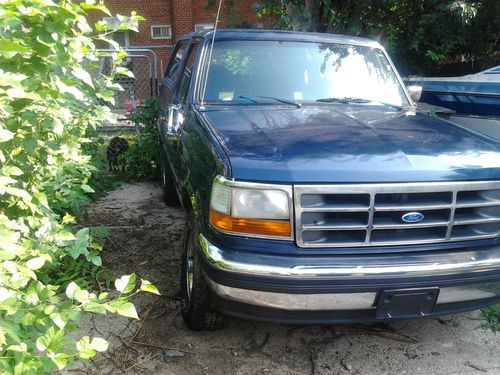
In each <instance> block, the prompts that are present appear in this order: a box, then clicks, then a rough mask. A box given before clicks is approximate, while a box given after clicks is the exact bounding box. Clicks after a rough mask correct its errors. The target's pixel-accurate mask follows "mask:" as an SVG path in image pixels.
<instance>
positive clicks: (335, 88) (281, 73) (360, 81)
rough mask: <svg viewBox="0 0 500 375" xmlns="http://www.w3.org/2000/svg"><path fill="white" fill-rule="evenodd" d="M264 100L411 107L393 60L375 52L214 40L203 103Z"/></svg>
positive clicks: (345, 47)
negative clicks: (341, 101) (347, 101)
mask: <svg viewBox="0 0 500 375" xmlns="http://www.w3.org/2000/svg"><path fill="white" fill-rule="evenodd" d="M266 97H267V98H268V99H269V98H277V99H281V100H289V101H296V102H305V103H307V102H316V101H318V100H320V101H321V100H325V99H335V98H338V99H344V98H348V99H351V98H352V99H365V100H367V101H373V102H379V103H386V104H390V105H396V106H404V105H408V104H409V103H408V100H407V99H406V96H405V94H404V91H403V89H402V87H401V85H400V83H399V80H398V78H397V76H396V74H395V73H394V71H393V69H392V67H391V65H390V63H389V61H388V60H387V58H386V57H385V55H384V53H383V52H382V51H381V50H380V49H377V48H371V47H363V46H356V45H345V44H334V43H314V42H283V41H241V40H238V41H235V40H234V41H231V40H229V41H218V42H216V43H215V45H214V49H213V52H212V61H211V66H210V69H209V74H208V81H207V87H206V91H205V96H204V100H205V101H206V102H238V103H242V102H245V103H250V102H251V99H259V102H261V101H266V99H264V98H266ZM253 102H255V100H253ZM332 102H334V101H332ZM274 103H276V102H274Z"/></svg>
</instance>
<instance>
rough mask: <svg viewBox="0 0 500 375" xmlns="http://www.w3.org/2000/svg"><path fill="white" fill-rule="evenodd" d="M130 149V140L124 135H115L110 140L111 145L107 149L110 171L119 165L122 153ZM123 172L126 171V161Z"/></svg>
mask: <svg viewBox="0 0 500 375" xmlns="http://www.w3.org/2000/svg"><path fill="white" fill-rule="evenodd" d="M127 150H128V142H127V140H126V139H123V138H122V137H113V138H111V140H110V141H109V146H108V149H107V151H106V156H107V158H108V164H109V171H110V172H113V171H115V170H116V169H115V168H116V167H117V166H118V159H119V157H120V155H122V154H124V153H125V152H126V151H127ZM122 172H125V163H123V165H122Z"/></svg>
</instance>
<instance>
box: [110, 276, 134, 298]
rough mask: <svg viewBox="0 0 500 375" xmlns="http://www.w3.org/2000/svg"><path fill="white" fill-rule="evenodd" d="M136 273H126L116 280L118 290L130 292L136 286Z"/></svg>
mask: <svg viewBox="0 0 500 375" xmlns="http://www.w3.org/2000/svg"><path fill="white" fill-rule="evenodd" d="M135 280H136V276H135V273H133V274H131V275H125V276H122V277H120V278H119V279H116V280H115V287H116V290H117V291H119V292H121V293H130V292H131V291H132V290H134V288H135Z"/></svg>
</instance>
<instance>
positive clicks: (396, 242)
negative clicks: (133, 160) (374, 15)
mask: <svg viewBox="0 0 500 375" xmlns="http://www.w3.org/2000/svg"><path fill="white" fill-rule="evenodd" d="M417 97H418V88H415V87H412V88H411V89H408V88H406V87H405V86H404V85H403V83H402V81H401V78H400V76H399V75H398V73H397V71H396V69H395V67H394V65H393V63H392V62H391V60H390V58H389V57H388V55H387V53H386V52H385V50H384V49H383V48H382V47H381V46H380V45H379V44H378V43H377V42H375V41H372V40H368V39H363V38H354V37H346V36H337V35H327V34H308V33H296V32H278V31H256V30H255V31H253V30H245V31H244V30H221V31H217V33H216V35H214V33H213V32H211V31H205V32H200V33H192V34H189V35H186V36H184V37H182V38H181V39H180V40H179V42H178V43H177V45H176V46H175V49H174V51H173V53H172V56H171V59H170V62H169V64H168V67H167V69H166V72H165V76H164V79H163V81H162V83H161V86H160V102H161V115H160V119H159V121H158V131H159V145H160V150H161V156H162V182H163V189H164V200H165V203H167V204H168V205H175V204H181V205H182V206H183V207H184V209H185V211H186V212H187V223H186V232H185V239H184V247H183V256H182V259H183V261H182V280H181V285H182V297H181V305H182V315H183V317H184V320H185V322H186V324H187V326H188V327H189V328H191V329H195V330H202V329H208V330H210V329H216V328H218V327H220V326H221V324H222V322H223V316H224V314H229V315H234V316H238V317H243V318H250V319H257V320H266V321H276V322H286V323H301V324H304V323H352V322H363V323H370V322H377V321H388V320H395V319H408V318H416V317H428V316H436V315H441V314H448V313H455V312H460V311H467V310H473V309H478V308H480V307H483V306H486V305H489V304H493V303H496V302H498V301H499V300H500V144H499V143H498V142H496V141H495V140H493V139H490V138H488V137H486V136H482V135H480V134H478V133H473V132H471V131H467V130H465V129H463V128H461V127H459V126H457V125H453V124H451V123H449V122H446V121H444V120H440V119H438V118H435V117H431V116H428V115H425V114H422V113H419V112H418V111H417V110H416V108H415V103H414V100H416V99H417Z"/></svg>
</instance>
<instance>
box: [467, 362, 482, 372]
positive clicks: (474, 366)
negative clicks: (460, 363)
mask: <svg viewBox="0 0 500 375" xmlns="http://www.w3.org/2000/svg"><path fill="white" fill-rule="evenodd" d="M464 365H466V366H469V367H472V368H473V369H475V370H477V371H481V372H488V370H486V369H485V368H484V367H481V366H479V365H475V364H474V363H470V362H469V361H467V362H465V363H464Z"/></svg>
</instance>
